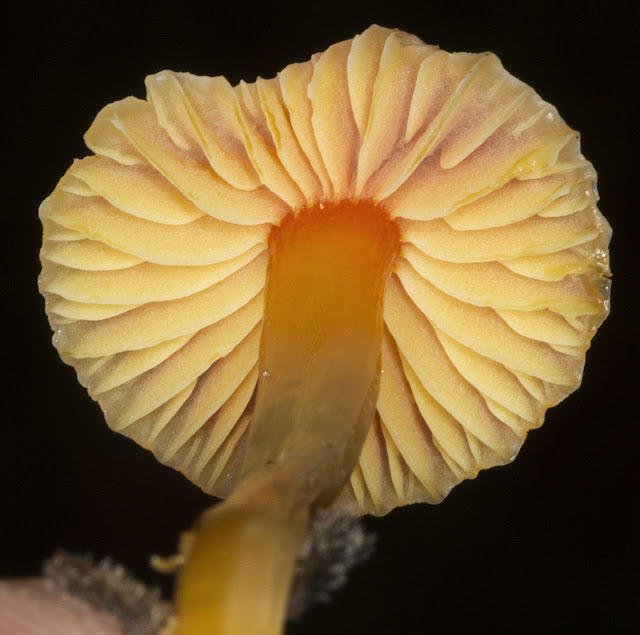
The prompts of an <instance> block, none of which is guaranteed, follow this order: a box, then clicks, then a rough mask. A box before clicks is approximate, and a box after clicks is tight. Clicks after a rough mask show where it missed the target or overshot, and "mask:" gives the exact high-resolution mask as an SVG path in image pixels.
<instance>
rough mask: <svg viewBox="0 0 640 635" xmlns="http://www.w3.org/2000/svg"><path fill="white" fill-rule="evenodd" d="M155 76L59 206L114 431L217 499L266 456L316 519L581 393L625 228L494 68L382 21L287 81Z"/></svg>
mask: <svg viewBox="0 0 640 635" xmlns="http://www.w3.org/2000/svg"><path fill="white" fill-rule="evenodd" d="M146 87H147V99H146V100H141V99H135V98H131V97H129V98H126V99H124V100H122V101H119V102H115V103H113V104H110V105H108V106H106V107H105V108H104V109H103V110H102V111H101V112H100V113H99V114H98V116H97V118H96V120H95V121H94V123H93V125H92V126H91V128H90V129H89V131H88V132H87V134H86V136H85V140H86V143H87V146H88V147H89V148H90V149H91V151H92V152H93V153H94V154H93V155H92V156H89V157H87V158H84V159H82V160H77V161H75V162H74V164H73V165H72V166H71V168H69V170H68V171H67V173H66V174H65V176H64V177H63V178H62V179H61V181H60V182H59V184H58V186H57V187H56V189H55V190H54V192H53V193H52V194H51V196H50V197H49V198H47V199H46V200H45V201H44V202H43V204H42V206H41V209H40V216H41V219H42V223H43V226H44V239H43V247H42V252H41V259H42V266H43V271H42V276H41V279H40V289H41V291H42V293H43V295H44V296H45V299H46V310H47V314H48V316H49V320H50V323H51V326H52V328H53V330H54V338H53V341H54V345H55V346H56V348H57V349H58V351H59V353H60V355H61V357H62V359H63V360H64V361H65V362H67V363H69V364H71V365H72V366H74V368H75V369H76V371H77V373H78V378H79V380H80V382H81V383H82V384H83V385H84V386H86V387H87V389H88V391H89V393H90V395H91V396H92V397H93V398H94V399H96V400H97V401H98V403H99V404H100V406H101V408H102V409H103V411H104V413H105V417H106V420H107V422H108V424H109V425H110V426H111V427H112V428H113V429H114V430H116V431H119V432H122V433H123V434H125V435H127V436H130V437H131V438H133V439H134V440H136V441H137V442H138V443H140V444H141V445H143V446H144V447H146V448H148V449H150V450H151V451H152V452H153V453H154V454H155V455H156V457H157V458H158V459H159V460H160V461H162V462H164V463H167V464H169V465H171V466H173V467H175V468H176V469H178V470H180V471H181V472H183V473H184V474H185V475H186V476H187V477H188V478H189V479H190V480H191V481H193V482H194V483H196V484H197V485H199V486H200V487H201V488H202V489H203V490H204V491H206V492H208V493H210V494H213V495H215V496H220V497H223V498H224V497H227V496H229V495H230V494H231V492H233V491H234V490H235V491H240V494H239V499H238V500H243V497H244V500H248V499H249V498H252V497H253V498H254V499H255V498H256V495H255V491H256V490H257V489H260V487H261V486H258V485H256V481H255V478H254V477H255V475H256V474H258V473H262V472H264V471H265V470H266V471H270V473H271V474H275V476H274V477H273V478H274V479H275V480H274V481H272V482H271V485H272V486H273V487H274V488H275V489H274V490H273V491H277V492H280V494H277V495H274V496H275V497H276V498H278V496H280V495H282V496H283V497H284V498H287V497H291V498H292V499H296V500H298V499H297V498H296V497H299V496H302V497H303V498H304V499H305V503H304V505H302V506H301V507H297V506H295V505H294V507H295V509H293V510H292V509H289V508H287V511H285V512H283V514H284V515H285V516H287V518H288V519H291V518H294V517H295V519H297V520H295V522H294V523H293V524H295V523H298V524H299V525H300V527H304V526H305V524H306V518H307V515H308V513H309V509H311V510H313V509H314V506H318V505H322V506H326V505H333V506H341V507H344V508H347V509H348V510H351V511H352V512H354V513H359V514H362V513H372V514H378V515H380V514H385V513H387V512H388V511H389V510H391V509H392V508H394V507H396V506H399V505H406V504H409V503H414V502H419V501H427V502H431V503H436V502H439V501H440V500H441V499H442V498H443V497H444V496H446V494H447V493H448V492H449V491H450V490H451V488H452V487H453V486H454V485H456V484H457V483H458V482H460V481H461V480H463V479H466V478H473V477H475V475H476V474H477V473H478V471H479V470H481V469H483V468H487V467H491V466H493V465H499V464H504V463H507V462H509V461H511V460H512V459H513V458H514V457H515V455H516V454H517V452H518V450H519V448H520V446H521V445H522V443H523V441H524V439H525V437H526V434H527V431H528V430H530V429H532V428H536V427H538V426H540V425H541V424H542V422H543V417H544V412H545V410H546V409H547V408H549V407H550V406H553V405H555V404H557V403H558V402H559V401H561V400H562V399H564V398H565V397H566V396H567V395H568V394H569V393H571V392H572V391H573V390H575V389H576V388H577V387H578V386H579V384H580V381H581V376H582V369H583V366H584V361H585V353H586V350H587V349H588V347H589V343H590V340H591V338H592V337H593V335H594V333H595V331H596V329H597V327H598V326H599V325H600V324H601V322H602V321H603V320H604V318H605V317H606V315H607V313H608V308H609V306H608V298H609V281H608V278H607V277H606V276H608V275H609V269H608V252H607V248H608V242H609V239H610V235H611V230H610V228H609V226H608V224H607V222H606V220H605V219H604V218H603V216H602V215H601V214H600V213H599V211H598V210H597V208H596V201H597V193H596V190H595V181H596V174H595V171H594V170H593V167H592V166H591V164H590V163H589V162H588V161H587V160H585V158H584V157H583V156H582V154H581V153H580V144H579V137H578V134H577V133H576V132H575V131H573V130H571V129H570V128H569V127H568V126H567V125H566V124H565V122H564V121H563V120H562V119H561V118H560V116H559V115H558V113H557V111H556V109H555V108H554V107H553V106H551V105H550V104H548V103H546V102H544V101H543V100H542V99H541V98H540V97H539V96H538V95H537V94H536V93H535V92H534V91H533V90H532V89H531V88H530V87H528V86H526V85H525V84H523V83H522V82H520V81H519V80H517V79H515V78H514V77H512V76H511V75H510V74H509V73H507V72H506V71H505V70H504V69H503V67H502V66H501V64H500V62H499V60H498V58H497V57H496V56H495V55H493V54H469V53H453V54H451V53H446V52H444V51H441V50H439V49H438V48H437V47H434V46H427V45H425V44H424V43H423V42H421V41H420V40H419V39H417V38H416V37H414V36H412V35H408V34H406V33H403V32H400V31H397V30H390V29H385V28H381V27H378V26H372V27H370V28H369V29H367V30H366V31H365V32H364V33H362V34H361V35H358V36H356V37H355V38H353V39H352V40H348V41H345V42H340V43H338V44H335V45H333V46H330V47H329V48H328V49H327V50H326V51H325V52H323V53H320V54H317V55H314V56H313V57H312V59H311V60H310V61H308V62H305V63H300V64H292V65H290V66H287V67H286V68H285V69H284V70H282V71H281V72H280V73H279V74H278V75H277V76H276V77H275V78H274V79H270V80H264V79H262V78H258V79H257V81H256V82H255V83H252V84H247V83H245V82H240V84H238V85H237V86H235V87H232V86H231V85H230V84H229V83H228V82H227V81H226V80H225V79H224V78H222V77H215V78H209V77H197V76H194V75H191V74H188V73H175V72H171V71H163V72H161V73H158V74H156V75H152V76H150V77H148V78H147V80H146ZM289 273H290V274H291V275H289ZM276 282H277V283H276ZM336 316H337V317H336ZM296 338H297V339H296ZM334 389H335V390H334ZM334 392H335V394H334ZM287 413H289V414H287ZM292 413H293V414H292ZM343 419H344V420H345V422H343ZM347 419H349V421H348V422H347V421H346V420H347ZM332 435H333V436H332ZM346 437H349V439H348V440H347V439H346ZM310 439H311V440H310ZM296 453H298V458H297V459H296V458H295V455H296ZM291 457H294V458H293V459H292V458H291ZM296 461H297V462H298V463H296ZM301 463H304V469H303V468H301V466H300V464H301ZM312 465H313V467H312ZM327 466H329V467H327ZM280 468H281V469H280ZM300 469H303V471H304V470H306V472H304V476H301V472H300V471H299V470H300ZM291 475H293V476H291ZM287 478H292V479H293V480H294V481H296V480H298V481H300V480H301V479H302V480H304V481H305V483H307V485H308V491H306V493H304V494H301V491H300V486H296V488H294V489H295V492H294V491H290V490H289V489H287V487H288V486H287V487H285V486H282V488H281V480H282V479H285V480H286V479H287ZM318 481H321V482H322V484H321V485H317V484H316V483H317V482H318ZM274 483H275V485H274ZM309 483H312V485H309ZM303 489H304V488H303ZM273 491H272V492H271V493H272V494H273ZM283 492H284V493H283ZM257 498H259V499H260V500H261V501H262V503H264V504H268V503H265V502H264V501H267V500H270V498H269V495H265V494H264V492H262V493H260V494H259V495H257ZM262 503H261V504H262ZM285 507H286V505H285ZM303 508H304V509H303ZM305 510H306V511H305ZM234 522H235V521H234ZM287 522H288V521H287ZM265 531H267V530H265ZM300 531H302V530H300ZM300 531H298V530H296V531H294V532H293V534H292V535H294V534H295V536H294V537H293V538H291V537H287V538H286V540H290V541H291V542H292V544H293V545H294V546H295V545H297V544H298V542H299V534H300ZM265 535H266V534H265ZM296 536H297V537H296ZM277 540H278V539H277V538H274V541H275V542H277ZM297 541H298V542H297ZM291 549H292V550H294V547H291ZM274 619H275V618H274ZM278 619H279V618H278ZM276 621H277V620H276ZM194 632H196V631H194ZM220 632H223V631H220Z"/></svg>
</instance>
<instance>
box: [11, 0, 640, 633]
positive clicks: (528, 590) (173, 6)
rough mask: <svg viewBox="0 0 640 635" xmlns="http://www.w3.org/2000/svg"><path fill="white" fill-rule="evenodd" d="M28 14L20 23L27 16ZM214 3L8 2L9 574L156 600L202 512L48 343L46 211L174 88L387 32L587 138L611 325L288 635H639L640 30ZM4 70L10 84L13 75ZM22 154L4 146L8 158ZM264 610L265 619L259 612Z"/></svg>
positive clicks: (542, 6)
mask: <svg viewBox="0 0 640 635" xmlns="http://www.w3.org/2000/svg"><path fill="white" fill-rule="evenodd" d="M23 4H25V3H23ZM417 7H418V5H416V4H408V3H406V2H401V1H399V0H389V1H388V2H386V3H383V2H378V1H375V0H370V1H369V2H366V3H348V2H345V1H343V2H327V1H325V2H321V1H319V0H316V1H314V2H313V3H311V4H310V5H308V6H305V5H304V4H303V3H302V2H296V3H278V2H272V3H268V2H264V3H263V4H261V5H260V6H259V7H258V6H257V5H256V6H253V5H248V4H243V3H240V2H238V3H234V4H232V3H231V2H225V3H224V4H220V3H216V2H215V1H209V2H206V3H204V2H203V3H201V4H190V3H184V2H176V3H164V2H139V3H134V2H132V3H126V4H119V3H117V2H109V3H102V2H92V3H84V2H83V3H73V2H70V3H64V4H58V5H57V6H56V5H55V4H49V5H48V6H47V5H43V4H41V5H37V8H36V5H33V6H32V5H31V4H29V5H28V6H27V5H26V4H25V6H24V7H20V6H19V5H17V4H13V5H12V8H11V9H5V12H4V13H5V17H6V18H7V21H6V24H5V27H4V31H5V43H8V44H9V52H8V55H7V56H5V59H6V60H7V62H8V64H7V67H8V68H6V69H5V73H4V75H3V79H4V88H5V97H4V98H3V103H4V105H5V106H8V112H7V114H6V115H5V117H4V119H3V124H4V125H3V133H4V136H5V137H7V140H8V144H7V143H5V144H4V148H5V153H4V156H5V158H4V170H3V171H4V196H3V199H4V200H3V203H4V205H3V207H4V209H3V224H2V225H1V227H2V229H3V241H2V245H3V246H2V249H0V254H1V256H2V264H1V267H0V275H2V283H3V286H2V293H3V295H2V297H3V300H2V306H3V309H2V319H3V324H2V331H1V333H2V351H3V355H4V359H3V362H4V363H3V366H4V373H3V380H2V399H1V401H0V403H1V405H2V408H3V412H2V414H1V418H2V420H1V422H0V443H1V445H0V576H2V577H6V576H22V575H33V574H36V573H37V572H38V570H39V566H40V563H41V561H42V559H43V558H45V557H46V556H48V555H49V554H51V553H52V552H53V551H55V550H56V549H59V548H64V549H67V550H70V551H74V552H91V553H92V554H94V555H95V556H96V557H100V558H101V557H104V556H107V555H109V556H112V557H113V558H114V559H115V560H117V561H119V562H121V563H123V564H124V565H126V566H127V567H128V568H129V569H130V570H131V571H133V572H134V573H135V574H136V575H137V576H139V577H140V578H142V579H144V580H145V581H147V582H150V583H152V584H162V585H163V587H164V589H165V592H167V593H168V592H169V590H170V584H169V581H168V580H167V579H165V578H163V577H162V576H159V575H157V574H155V573H153V572H152V571H151V570H150V569H149V567H148V565H147V559H148V556H149V555H150V554H152V553H160V554H170V553H172V552H173V551H174V550H175V546H176V541H177V537H178V535H179V532H180V531H182V530H184V529H186V528H187V527H188V526H189V525H190V524H191V523H192V521H193V520H194V519H195V517H196V516H197V515H198V514H199V512H200V511H201V510H202V509H204V508H205V507H206V506H207V505H209V503H210V499H209V498H208V497H207V496H205V495H204V494H202V493H201V492H200V491H199V490H198V489H197V488H196V487H195V486H193V485H191V484H190V483H189V482H187V481H186V480H185V479H184V478H183V477H182V476H180V475H179V474H177V473H174V472H173V471H172V470H171V469H169V468H166V467H163V466H162V465H160V464H159V463H157V462H156V461H155V459H154V458H153V457H152V456H151V455H150V454H149V453H147V452H145V451H143V450H141V449H139V448H138V447H137V446H136V445H135V444H134V443H133V442H131V441H129V440H128V439H126V438H124V437H121V436H119V435H117V434H115V433H113V432H111V431H110V430H108V428H107V426H106V425H105V423H104V421H103V419H102V415H101V412H100V410H99V408H98V407H97V405H96V404H94V403H93V402H92V401H91V400H90V399H89V397H88V396H87V395H86V393H85V391H84V389H83V388H81V386H80V385H79V384H78V383H77V381H76V378H75V373H74V372H73V370H72V369H71V368H70V367H67V366H65V365H64V364H62V363H61V362H60V360H59V359H58V356H57V354H56V352H55V350H54V349H53V347H52V346H51V343H50V338H51V333H50V330H49V327H48V324H47V321H46V318H45V316H44V310H43V308H44V303H43V301H42V299H41V298H40V296H39V295H38V292H37V287H36V278H37V275H38V271H39V263H38V250H39V246H40V240H41V230H40V224H39V221H38V218H37V209H38V205H39V203H40V201H41V200H42V199H44V198H45V197H46V196H47V195H48V194H49V193H50V192H51V190H52V189H53V188H54V186H55V184H56V182H57V181H58V179H59V178H60V177H61V176H62V174H63V173H64V171H65V170H66V169H67V167H68V166H69V165H70V163H71V161H72V160H73V158H74V157H80V156H84V155H85V154H87V153H88V152H87V150H86V149H85V148H84V146H83V142H82V135H83V133H84V131H85V130H86V129H87V128H88V127H89V125H90V123H91V121H92V120H93V118H94V116H95V114H96V113H97V112H98V110H99V109H100V108H101V107H102V106H104V105H105V104H107V103H109V102H112V101H115V100H117V99H121V98H123V97H125V96H126V95H130V94H133V95H136V96H139V97H143V96H144V86H143V79H144V77H145V76H146V75H148V74H151V73H155V72H157V71H160V70H162V69H164V68H169V69H173V70H177V71H190V72H192V73H195V74H205V75H221V74H223V75H226V76H227V77H228V78H229V80H230V81H231V82H232V83H236V82H237V81H239V80H240V79H246V80H248V81H253V80H254V79H255V77H256V76H257V75H262V76H264V77H272V76H274V75H275V74H276V72H277V71H278V70H280V69H281V68H282V67H284V66H285V65H286V64H288V63H290V62H297V61H305V60H307V59H308V58H309V57H310V55H311V54H312V53H314V52H317V51H321V50H324V49H325V48H326V47H327V46H328V45H330V44H332V43H333V42H336V41H339V40H342V39H347V38H350V37H352V36H354V35H355V34H357V33H359V32H361V31H363V30H364V29H365V28H366V27H367V26H369V25H370V24H371V23H373V22H376V23H378V24H381V25H383V26H389V27H399V28H402V29H404V30H407V31H410V32H413V33H415V34H416V35H418V36H419V37H421V38H422V39H423V40H425V41H426V42H428V43H430V44H438V45H440V47H441V48H443V49H445V50H450V51H454V50H468V51H473V52H479V51H484V50H492V51H494V52H495V53H497V54H498V55H499V57H500V58H501V60H502V62H503V64H504V65H505V67H506V68H507V70H509V71H510V72H511V73H513V74H514V75H516V76H517V77H519V78H520V79H522V80H524V81H525V82H527V83H529V84H531V85H532V86H534V88H535V89H536V90H537V91H538V92H539V93H540V94H541V95H542V97H543V98H544V99H546V100H547V101H550V102H551V103H553V104H555V105H556V106H557V107H558V109H559V111H560V113H561V115H562V116H563V117H564V119H565V120H566V121H567V122H568V124H569V125H570V126H571V127H573V128H575V129H577V130H580V131H581V132H582V144H583V145H582V147H583V152H584V154H585V155H586V156H587V158H589V159H590V160H591V161H592V162H593V163H594V165H595V166H596V169H597V170H598V174H599V182H598V187H599V191H600V195H601V205H600V208H601V210H602V211H603V213H604V214H605V215H606V216H607V218H608V219H609V221H610V223H611V225H612V226H613V229H614V238H613V242H612V268H613V270H614V286H613V300H612V315H611V317H610V318H609V319H608V320H607V322H606V323H605V324H604V326H603V327H602V329H601V331H600V332H599V333H598V335H597V337H596V338H595V340H594V343H593V346H592V348H591V350H590V352H589V354H588V358H587V366H586V374H585V379H584V382H583V386H582V388H581V389H580V390H579V391H578V392H577V393H575V394H573V395H572V396H571V397H569V398H568V399H567V400H566V401H565V402H564V403H562V404H561V405H559V406H557V407H556V408H554V409H553V410H552V411H550V412H549V414H548V416H547V422H546V424H545V425H544V426H543V427H542V428H541V429H540V430H538V431H535V432H533V433H531V435H530V438H529V439H528V440H527V442H526V444H525V446H524V448H523V450H522V451H521V453H520V456H519V457H518V459H517V460H516V461H515V463H513V464H512V465H511V466H508V467H506V468H495V469H493V470H490V471H488V472H484V473H481V474H480V475H479V477H478V478H477V479H476V480H474V481H470V482H465V483H463V484H461V485H459V486H458V487H457V488H456V489H455V490H454V491H453V492H452V494H451V495H450V496H449V497H448V498H447V499H446V500H445V501H444V502H443V503H442V504H441V505H439V506H436V507H431V506H428V505H417V506H412V507H408V508H404V509H398V510H395V511H394V512H392V513H391V514H389V515H388V516H386V517H384V518H367V519H366V524H367V526H368V527H369V528H370V529H371V530H372V531H374V532H375V533H376V534H377V535H378V548H377V551H376V553H375V555H374V556H373V558H372V559H371V560H370V561H369V562H367V563H366V564H365V565H363V566H361V567H360V568H359V569H358V570H357V571H356V572H355V573H354V574H353V576H352V578H351V580H350V581H349V584H348V586H347V588H346V589H345V590H343V591H342V592H341V593H340V594H338V595H337V596H336V598H335V600H334V601H333V602H332V603H331V604H329V605H327V606H321V607H319V608H317V609H314V610H313V611H312V612H310V613H309V614H308V615H307V616H306V617H305V618H304V619H303V621H302V622H300V623H299V624H298V625H295V626H292V627H291V628H290V629H289V630H288V632H289V633H291V634H298V633H309V634H313V633H365V632H366V633H370V634H386V633H461V632H475V633H483V632H492V633H502V632H504V633H506V632H510V633H511V632H550V631H556V632H569V631H578V632H582V633H588V632H594V633H595V632H609V633H631V632H638V629H640V618H639V614H640V607H639V603H640V583H639V573H638V564H639V558H638V540H639V538H638V536H639V533H638V532H639V529H640V527H639V523H638V514H639V512H638V507H639V503H640V498H639V494H638V485H639V478H638V454H637V452H638V450H637V448H638V427H639V425H640V422H639V417H638V407H637V394H638V392H639V389H640V386H639V385H638V371H637V364H638V353H639V351H638V344H637V341H638V340H637V335H636V334H637V328H638V322H639V318H640V315H639V310H640V303H639V300H638V295H639V294H638V276H637V260H633V259H634V258H637V254H638V251H639V249H638V246H637V241H638V218H637V215H638V186H637V182H638V180H639V178H638V176H637V174H636V172H637V156H638V134H637V131H638V116H639V115H638V112H639V111H640V109H639V108H638V99H637V95H636V94H635V90H637V78H638V71H639V65H638V53H637V48H636V46H637V42H638V23H639V21H640V13H639V11H638V9H637V8H631V7H632V4H631V3H626V2H625V3H623V2H609V3H606V6H605V3H604V2H585V1H582V2H562V1H557V2H553V3H550V2H544V1H542V2H541V1H538V2H535V3H505V2H495V1H487V2H483V3H475V2H474V3H465V2H459V1H455V0H446V1H445V2H442V1H440V2H435V1H429V2H427V1H425V2H423V3H421V4H420V5H419V8H417ZM7 73H8V76H7ZM7 146H8V147H7ZM247 610H251V607H247Z"/></svg>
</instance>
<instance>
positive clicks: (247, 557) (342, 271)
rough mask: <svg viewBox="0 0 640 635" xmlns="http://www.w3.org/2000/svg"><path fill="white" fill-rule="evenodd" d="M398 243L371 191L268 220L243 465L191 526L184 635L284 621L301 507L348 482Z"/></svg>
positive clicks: (363, 428) (182, 608) (318, 503)
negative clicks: (231, 486)
mask: <svg viewBox="0 0 640 635" xmlns="http://www.w3.org/2000/svg"><path fill="white" fill-rule="evenodd" d="M398 250H399V234H398V230H397V227H396V225H395V223H393V221H391V220H390V219H389V217H388V215H387V214H386V212H385V211H384V210H383V209H381V208H380V207H378V206H375V205H374V204H372V203H369V202H361V203H349V202H343V203H340V204H334V205H327V206H317V207H314V208H311V209H308V210H303V211H301V212H299V213H298V214H296V215H293V214H292V215H290V216H288V217H287V218H285V219H284V221H283V223H282V224H281V226H280V227H276V228H274V229H273V230H272V233H271V236H270V239H269V253H270V260H269V269H268V278H267V295H266V307H265V319H264V324H263V333H262V341H261V350H260V378H259V382H258V391H257V397H256V405H255V409H254V412H253V415H252V420H251V430H250V434H249V440H248V443H247V448H246V454H245V463H244V469H243V475H242V477H241V481H240V484H239V485H238V486H237V488H236V490H235V491H234V492H233V494H232V495H231V496H230V498H229V499H228V500H227V501H226V502H224V503H222V504H221V505H220V506H218V507H217V508H214V509H213V510H212V511H210V512H207V513H206V514H205V515H204V516H203V517H202V519H201V520H200V521H199V523H198V524H197V526H196V528H195V538H194V542H193V545H192V548H191V550H190V553H189V554H188V558H187V564H186V565H185V568H184V570H183V572H182V575H181V580H180V586H179V592H178V611H179V614H180V619H181V623H182V628H181V631H180V632H181V633H184V634H188V635H193V634H195V633H204V632H207V633H225V634H227V633H229V634H231V633H265V634H266V633H277V632H280V631H281V629H282V625H283V622H284V618H285V608H286V599H287V596H288V591H289V587H290V585H291V578H292V575H293V572H294V568H295V560H296V556H297V555H298V552H299V549H300V547H301V543H302V540H303V539H304V533H305V529H306V526H307V522H308V518H309V515H310V514H311V513H312V512H313V510H314V509H316V508H318V507H322V506H326V505H328V504H330V503H331V502H332V501H333V499H334V498H335V497H336V496H337V495H338V493H339V492H340V490H341V489H342V488H343V487H344V485H345V483H346V482H347V480H348V479H349V476H350V475H351V472H352V471H353V469H354V467H355V465H356V463H357V460H358V457H359V455H360V451H361V449H362V444H363V443H364V440H365V437H366V435H367V432H368V429H369V425H370V423H371V421H372V419H373V417H374V415H375V409H376V402H377V397H378V390H379V383H380V348H381V338H382V324H383V321H382V309H383V306H382V304H383V294H384V288H385V285H386V282H387V279H388V277H389V274H390V272H391V268H392V265H393V262H394V260H395V257H396V256H397V253H398ZM205 597H208V599H206V600H204V598H205ZM200 625H204V626H200Z"/></svg>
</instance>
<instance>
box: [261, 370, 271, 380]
mask: <svg viewBox="0 0 640 635" xmlns="http://www.w3.org/2000/svg"><path fill="white" fill-rule="evenodd" d="M262 376H263V377H264V378H265V379H269V377H271V373H270V372H269V371H268V370H263V371H262Z"/></svg>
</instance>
